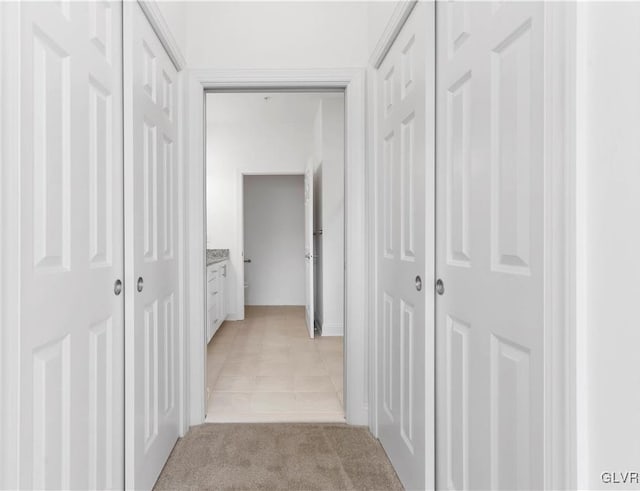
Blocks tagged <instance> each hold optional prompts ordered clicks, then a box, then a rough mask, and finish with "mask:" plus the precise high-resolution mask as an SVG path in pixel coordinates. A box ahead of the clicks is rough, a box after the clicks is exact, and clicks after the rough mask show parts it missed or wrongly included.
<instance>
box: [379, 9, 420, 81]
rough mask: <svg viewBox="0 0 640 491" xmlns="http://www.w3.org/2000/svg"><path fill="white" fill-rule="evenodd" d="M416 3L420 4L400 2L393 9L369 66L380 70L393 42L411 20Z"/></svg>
mask: <svg viewBox="0 0 640 491" xmlns="http://www.w3.org/2000/svg"><path fill="white" fill-rule="evenodd" d="M416 3H418V0H405V1H400V2H398V3H397V5H396V7H395V8H394V9H393V12H392V13H391V17H390V18H389V22H388V23H387V26H386V27H385V28H384V31H383V32H382V35H381V36H380V39H378V42H377V43H376V46H375V48H373V52H372V53H371V56H370V57H369V65H371V66H372V67H373V68H375V69H378V68H380V65H381V64H382V60H384V57H385V56H387V53H388V52H389V50H390V49H391V46H392V45H393V42H394V41H395V40H396V38H397V37H398V33H399V32H400V30H401V29H402V26H404V23H405V22H406V21H407V19H408V18H409V15H410V14H411V12H412V11H413V8H414V7H415V6H416Z"/></svg>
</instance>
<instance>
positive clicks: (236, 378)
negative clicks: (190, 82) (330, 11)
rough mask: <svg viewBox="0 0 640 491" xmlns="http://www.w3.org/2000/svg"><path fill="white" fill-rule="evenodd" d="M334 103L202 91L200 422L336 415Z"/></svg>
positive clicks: (339, 318) (339, 395)
mask: <svg viewBox="0 0 640 491" xmlns="http://www.w3.org/2000/svg"><path fill="white" fill-rule="evenodd" d="M344 103H345V98H344V91H336V90H332V91H314V92H299V91H297V92H293V91H235V92H230V91H211V92H207V93H206V96H205V110H206V118H205V122H206V127H205V135H206V136H205V150H206V155H205V161H206V220H205V222H206V248H207V264H206V269H207V271H206V280H207V281H206V287H205V288H206V292H205V298H206V299H207V305H206V307H207V309H206V312H207V313H206V322H205V336H204V337H205V343H206V384H205V385H206V394H205V401H206V421H209V422H273V421H281V422H337V421H340V422H343V421H345V410H344V399H345V398H344V394H343V392H344V386H345V384H344V382H343V378H344V365H345V363H344V352H345V350H344V346H343V345H344V343H343V339H344V303H345V300H344V296H345V293H344V292H345V289H344V283H345V281H344V257H345V251H344V247H345V240H344V232H345V228H344V223H345V219H344V216H345V214H344V203H345V200H344V195H345V191H344V189H345V187H344V174H345V137H344V133H345V125H344V122H345V117H344V114H345V106H344Z"/></svg>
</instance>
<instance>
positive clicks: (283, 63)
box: [187, 1, 368, 69]
mask: <svg viewBox="0 0 640 491" xmlns="http://www.w3.org/2000/svg"><path fill="white" fill-rule="evenodd" d="M292 19H295V21H294V22H292V21H291V20H292ZM366 19H367V3H366V2H318V1H311V2H229V1H227V2H225V1H221V2H190V3H189V7H188V22H189V36H188V49H187V58H188V60H189V63H190V64H191V66H192V67H194V68H253V69H258V68H308V67H355V66H363V65H364V61H365V60H366V58H367V55H368V53H367V24H366ZM216 47H218V49H216Z"/></svg>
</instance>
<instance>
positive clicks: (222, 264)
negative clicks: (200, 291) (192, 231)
mask: <svg viewBox="0 0 640 491" xmlns="http://www.w3.org/2000/svg"><path fill="white" fill-rule="evenodd" d="M228 275H229V250H228V249H207V333H206V337H207V343H209V341H211V338H212V337H213V335H214V334H215V333H216V331H217V330H218V329H219V328H220V325H221V324H222V323H223V322H224V320H225V319H226V318H227V313H228V308H227V292H228V287H227V277H228Z"/></svg>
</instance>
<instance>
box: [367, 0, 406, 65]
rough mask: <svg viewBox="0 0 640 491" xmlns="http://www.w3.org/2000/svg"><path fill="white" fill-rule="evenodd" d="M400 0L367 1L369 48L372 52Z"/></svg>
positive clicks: (369, 51)
mask: <svg viewBox="0 0 640 491" xmlns="http://www.w3.org/2000/svg"><path fill="white" fill-rule="evenodd" d="M399 3H400V2H399V1H380V2H367V50H368V53H369V54H370V53H371V52H372V51H373V50H374V48H375V47H376V45H377V44H378V40H379V39H380V36H382V33H383V32H384V30H385V28H386V27H387V24H388V23H389V19H390V18H391V14H393V11H394V9H395V8H396V7H397V5H398V4H399Z"/></svg>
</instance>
